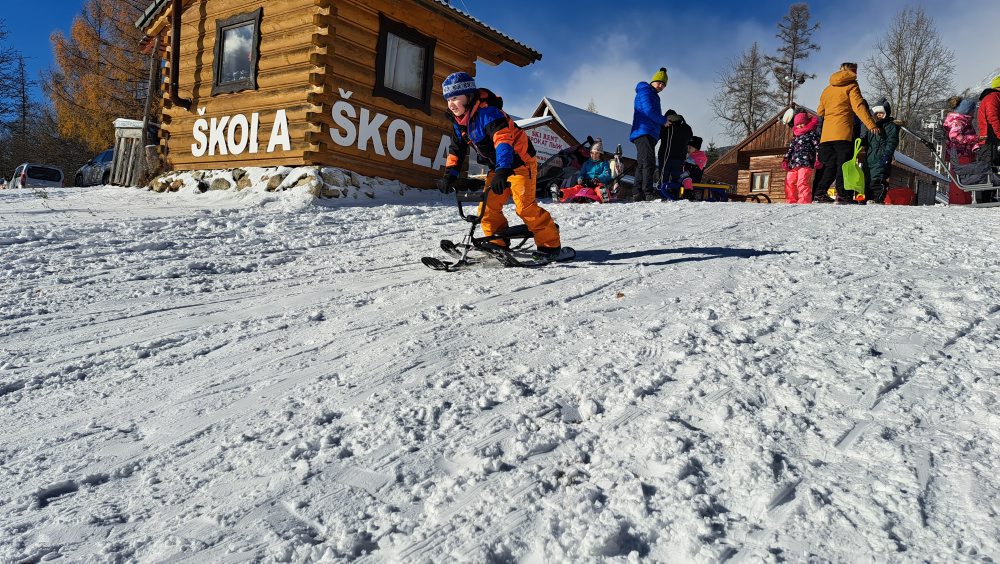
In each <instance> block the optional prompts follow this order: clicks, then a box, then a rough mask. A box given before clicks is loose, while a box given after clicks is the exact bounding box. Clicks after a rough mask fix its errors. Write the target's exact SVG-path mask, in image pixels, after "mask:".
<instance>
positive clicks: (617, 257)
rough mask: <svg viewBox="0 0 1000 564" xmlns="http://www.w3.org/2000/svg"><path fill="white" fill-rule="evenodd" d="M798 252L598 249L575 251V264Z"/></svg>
mask: <svg viewBox="0 0 1000 564" xmlns="http://www.w3.org/2000/svg"><path fill="white" fill-rule="evenodd" d="M796 252H798V251H761V250H758V249H734V248H731V247H676V248H672V249H649V250H645V251H633V252H628V253H613V252H611V251H604V250H598V249H591V250H577V251H576V260H575V262H581V261H586V262H590V263H596V264H634V263H635V262H636V261H633V260H632V259H649V258H653V257H659V256H664V255H687V256H680V257H677V258H673V259H670V260H665V261H661V262H649V261H647V260H639V261H638V262H639V263H642V264H646V265H649V266H665V265H669V264H680V263H684V262H697V261H703V260H712V259H720V258H742V259H748V258H755V257H763V256H768V255H789V254H793V253H796Z"/></svg>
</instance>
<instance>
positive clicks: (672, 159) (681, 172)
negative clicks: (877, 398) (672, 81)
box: [629, 67, 708, 202]
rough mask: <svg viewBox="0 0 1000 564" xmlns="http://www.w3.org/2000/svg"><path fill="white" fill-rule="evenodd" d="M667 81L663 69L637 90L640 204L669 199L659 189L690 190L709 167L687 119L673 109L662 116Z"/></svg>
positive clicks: (636, 197) (634, 136) (635, 191)
mask: <svg viewBox="0 0 1000 564" xmlns="http://www.w3.org/2000/svg"><path fill="white" fill-rule="evenodd" d="M667 81H668V76H667V69H666V68H664V67H661V68H660V70H658V71H656V72H655V73H653V77H652V78H651V79H650V81H649V82H639V83H638V84H636V86H635V103H634V105H633V111H632V131H631V133H630V134H629V141H631V142H632V143H633V144H634V145H635V152H636V171H635V182H634V184H633V188H632V200H633V201H636V202H641V201H643V200H655V199H667V197H666V196H667V195H666V194H665V193H663V192H661V191H659V190H658V187H659V186H682V187H683V188H684V189H687V190H690V189H691V187H692V185H693V184H694V183H695V182H700V181H701V176H702V172H703V170H704V169H705V165H707V164H708V155H707V154H706V153H705V152H704V151H702V150H701V145H702V138H701V137H697V136H695V135H694V131H693V130H692V129H691V126H690V125H688V124H687V122H686V121H685V120H684V116H682V115H680V114H678V113H677V112H676V111H674V110H672V109H670V110H667V111H666V112H665V113H662V112H661V105H660V92H662V91H663V89H664V88H666V87H667ZM657 142H659V149H658V150H657V148H656V146H657Z"/></svg>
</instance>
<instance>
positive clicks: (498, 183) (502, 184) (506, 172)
mask: <svg viewBox="0 0 1000 564" xmlns="http://www.w3.org/2000/svg"><path fill="white" fill-rule="evenodd" d="M513 173H514V171H512V170H511V169H509V168H498V169H496V171H495V172H494V173H493V182H490V190H493V193H494V194H503V191H504V190H506V189H507V179H508V178H510V175H511V174H513Z"/></svg>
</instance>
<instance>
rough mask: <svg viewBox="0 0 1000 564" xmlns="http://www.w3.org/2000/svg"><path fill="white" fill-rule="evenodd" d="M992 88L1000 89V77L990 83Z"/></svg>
mask: <svg viewBox="0 0 1000 564" xmlns="http://www.w3.org/2000/svg"><path fill="white" fill-rule="evenodd" d="M990 88H995V89H1000V75H998V76H997V77H996V78H994V79H993V82H991V83H990Z"/></svg>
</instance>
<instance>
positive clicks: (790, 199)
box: [781, 112, 823, 204]
mask: <svg viewBox="0 0 1000 564" xmlns="http://www.w3.org/2000/svg"><path fill="white" fill-rule="evenodd" d="M792 134H793V135H795V137H793V138H792V142H791V143H789V145H788V152H787V153H785V160H783V161H781V168H782V169H783V170H784V171H786V172H787V174H786V175H785V202H786V203H789V204H811V203H812V180H813V174H814V172H815V170H816V169H818V168H820V167H822V166H823V165H822V164H820V162H819V118H817V117H816V116H812V115H809V114H808V113H805V112H802V113H799V114H797V115H796V116H795V125H794V126H793V127H792Z"/></svg>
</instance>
